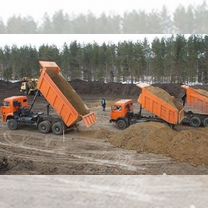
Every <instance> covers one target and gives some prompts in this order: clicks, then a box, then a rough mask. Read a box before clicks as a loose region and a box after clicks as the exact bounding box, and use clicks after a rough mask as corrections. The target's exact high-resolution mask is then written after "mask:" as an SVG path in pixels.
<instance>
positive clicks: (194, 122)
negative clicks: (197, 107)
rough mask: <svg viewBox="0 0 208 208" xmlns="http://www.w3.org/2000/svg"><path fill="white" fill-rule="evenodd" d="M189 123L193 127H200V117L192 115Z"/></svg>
mask: <svg viewBox="0 0 208 208" xmlns="http://www.w3.org/2000/svg"><path fill="white" fill-rule="evenodd" d="M190 125H191V126H192V127H195V128H197V127H200V125H201V120H200V118H199V117H196V116H195V117H192V118H191V120H190Z"/></svg>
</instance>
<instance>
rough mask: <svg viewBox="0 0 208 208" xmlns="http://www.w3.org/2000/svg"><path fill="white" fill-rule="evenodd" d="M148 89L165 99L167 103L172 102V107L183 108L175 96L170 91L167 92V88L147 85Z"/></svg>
mask: <svg viewBox="0 0 208 208" xmlns="http://www.w3.org/2000/svg"><path fill="white" fill-rule="evenodd" d="M147 88H148V90H149V91H150V92H151V93H152V94H154V95H156V96H157V97H159V98H161V99H162V100H164V101H165V102H166V103H168V104H170V105H171V106H172V107H174V108H177V109H179V110H180V109H182V107H183V106H182V105H181V104H180V103H179V102H178V101H177V100H176V99H175V98H174V97H173V96H171V95H170V94H169V93H168V92H166V91H165V90H163V89H161V88H159V87H153V86H149V87H147Z"/></svg>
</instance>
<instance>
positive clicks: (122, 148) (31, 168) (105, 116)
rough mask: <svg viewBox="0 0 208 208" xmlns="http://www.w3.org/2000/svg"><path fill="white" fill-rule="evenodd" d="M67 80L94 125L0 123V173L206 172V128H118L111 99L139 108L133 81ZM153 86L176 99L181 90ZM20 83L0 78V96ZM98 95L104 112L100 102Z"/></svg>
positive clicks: (144, 125)
mask: <svg viewBox="0 0 208 208" xmlns="http://www.w3.org/2000/svg"><path fill="white" fill-rule="evenodd" d="M70 83H71V85H72V87H73V88H75V90H76V91H77V92H78V93H79V94H80V96H81V98H82V100H83V101H84V103H86V104H87V106H88V107H89V108H90V110H91V111H92V112H95V113H96V115H97V123H96V125H95V126H93V127H92V128H90V129H87V128H85V127H84V126H83V125H82V124H80V128H78V129H72V130H70V131H68V132H67V133H66V134H65V135H63V136H55V135H52V134H48V135H43V134H40V133H39V132H38V131H37V130H36V129H30V128H22V129H19V130H17V131H9V130H8V129H7V128H6V127H5V126H2V125H1V126H0V174H19V175H20V174H128V175H135V174H164V173H165V174H186V175H187V174H208V159H207V158H208V151H207V149H208V140H207V137H208V130H207V129H204V128H200V129H193V128H190V127H187V126H184V127H183V128H179V129H178V131H174V130H172V129H170V128H169V127H168V126H166V125H165V124H161V123H141V124H135V125H133V126H131V127H129V128H128V129H126V130H123V131H119V130H117V129H116V128H115V126H113V125H112V124H111V123H109V114H110V105H111V104H112V103H113V102H115V100H117V99H118V98H133V99H134V100H135V108H136V109H135V110H139V108H138V109H137V107H138V105H137V104H136V102H137V101H136V99H137V98H138V95H139V94H140V89H139V88H138V87H137V86H135V85H125V84H120V83H109V84H106V83H102V82H89V83H88V82H85V81H80V80H74V81H71V82H70ZM154 86H155V87H157V86H158V87H161V88H162V89H164V90H166V91H167V92H168V93H169V94H170V95H171V96H173V95H175V96H176V95H177V96H178V97H177V98H178V99H180V98H181V97H182V96H183V95H184V92H183V89H181V88H180V87H179V85H178V84H164V85H161V84H155V85H154ZM19 87H20V83H13V84H12V83H9V82H4V81H0V99H1V101H2V99H3V98H5V97H9V96H13V95H20V92H19ZM203 87H204V86H203ZM203 89H205V88H203ZM103 96H104V97H105V98H106V100H107V109H106V112H102V108H101V106H100V99H101V98H102V97H103ZM32 99H33V97H32V96H29V101H30V102H31V101H32ZM46 105H47V103H46V102H45V101H44V99H43V98H42V97H38V98H37V105H36V106H35V109H34V110H36V111H42V112H45V110H46Z"/></svg>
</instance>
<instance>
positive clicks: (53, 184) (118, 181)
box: [0, 176, 208, 208]
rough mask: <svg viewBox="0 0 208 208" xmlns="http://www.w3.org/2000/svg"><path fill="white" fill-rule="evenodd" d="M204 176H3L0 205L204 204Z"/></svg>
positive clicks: (207, 191) (152, 207)
mask: <svg viewBox="0 0 208 208" xmlns="http://www.w3.org/2000/svg"><path fill="white" fill-rule="evenodd" d="M207 181H208V177H207V176H2V177H0V186H1V195H0V207H4V208H11V207H12V208H19V207H21V208H30V207H39V208H49V207H50V208H57V207H60V208H62V207H73V208H80V207H87V208H88V207H89V208H91V207H100V208H108V207H109V208H110V207H115V208H117V207H119V208H124V207H132V208H134V207H135V208H138V207H140V208H159V207H160V208H207V204H208V198H207V195H208V186H207Z"/></svg>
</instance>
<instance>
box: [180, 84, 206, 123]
mask: <svg viewBox="0 0 208 208" xmlns="http://www.w3.org/2000/svg"><path fill="white" fill-rule="evenodd" d="M182 87H183V88H184V89H185V96H184V104H185V105H184V110H185V114H186V120H185V122H188V123H189V124H190V125H191V126H194V127H199V126H204V127H208V91H206V90H201V89H194V88H192V87H189V86H185V85H182Z"/></svg>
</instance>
